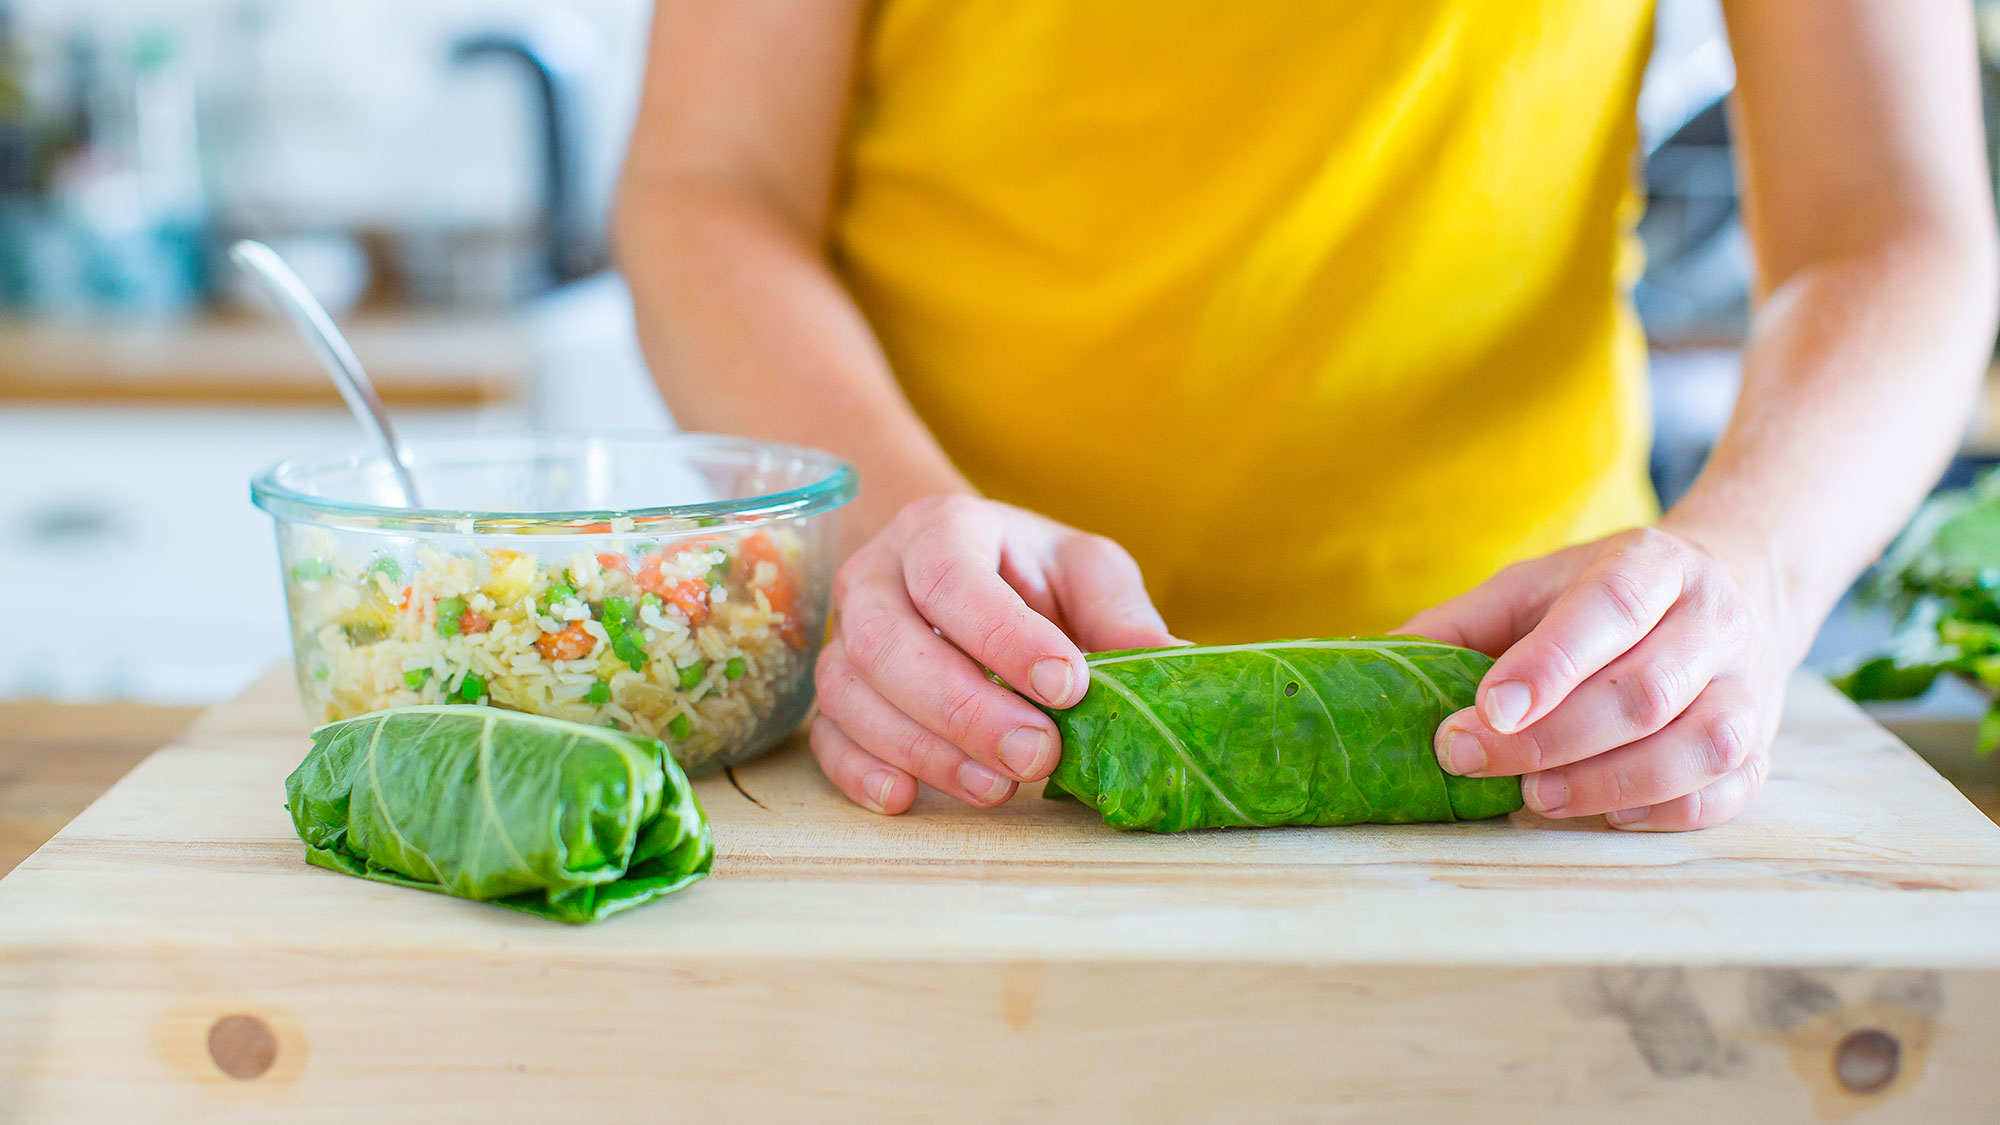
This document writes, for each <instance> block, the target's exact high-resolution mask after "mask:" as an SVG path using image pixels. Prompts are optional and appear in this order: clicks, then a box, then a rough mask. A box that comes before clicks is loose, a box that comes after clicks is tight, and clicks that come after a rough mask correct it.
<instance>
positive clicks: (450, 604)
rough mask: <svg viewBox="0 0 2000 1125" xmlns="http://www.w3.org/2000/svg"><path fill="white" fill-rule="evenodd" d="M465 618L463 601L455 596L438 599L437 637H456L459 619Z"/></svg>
mask: <svg viewBox="0 0 2000 1125" xmlns="http://www.w3.org/2000/svg"><path fill="white" fill-rule="evenodd" d="M464 616H465V599H464V598H461V597H458V596H456V595H454V596H452V597H449V598H440V599H438V636H440V637H456V636H458V622H459V618H461V617H464Z"/></svg>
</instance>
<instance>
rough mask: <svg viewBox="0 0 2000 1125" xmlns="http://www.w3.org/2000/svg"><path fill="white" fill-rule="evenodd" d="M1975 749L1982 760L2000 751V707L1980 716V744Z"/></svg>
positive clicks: (1996, 706) (1994, 707) (1990, 709)
mask: <svg viewBox="0 0 2000 1125" xmlns="http://www.w3.org/2000/svg"><path fill="white" fill-rule="evenodd" d="M1975 749H1976V751H1977V752H1978V754H1979V756H1980V757H1982V758H1984V757H1985V756H1986V755H1988V754H1991V753H1992V752H1993V751H1995V750H2000V705H1995V706H1993V707H1990V708H1988V709H1987V711H1986V713H1985V714H1984V715H1981V716H1979V743H1978V745H1977V746H1976V747H1975Z"/></svg>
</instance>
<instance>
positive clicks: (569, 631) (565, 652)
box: [535, 621, 597, 660]
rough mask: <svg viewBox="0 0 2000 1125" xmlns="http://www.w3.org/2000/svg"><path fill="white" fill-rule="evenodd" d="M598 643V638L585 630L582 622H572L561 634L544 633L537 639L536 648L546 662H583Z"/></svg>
mask: <svg viewBox="0 0 2000 1125" xmlns="http://www.w3.org/2000/svg"><path fill="white" fill-rule="evenodd" d="M596 643H597V638H595V637H592V636H591V635H590V633H589V632H588V631H587V630H585V629H584V627H583V622H581V621H572V622H570V623H569V624H568V625H567V626H565V627H564V628H563V630H562V631H561V632H560V633H543V634H542V635H541V636H539V637H536V638H535V647H536V648H538V649H540V650H541V653H542V658H543V659H545V660H581V659H583V658H584V657H586V656H589V655H590V650H591V649H592V648H593V647H595V646H596Z"/></svg>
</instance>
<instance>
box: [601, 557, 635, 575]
mask: <svg viewBox="0 0 2000 1125" xmlns="http://www.w3.org/2000/svg"><path fill="white" fill-rule="evenodd" d="M597 565H598V566H601V567H603V568H604V569H606V570H615V571H617V572H618V573H620V574H630V573H632V563H631V561H630V560H628V559H627V558H626V557H625V556H624V555H612V554H600V555H598V556H597Z"/></svg>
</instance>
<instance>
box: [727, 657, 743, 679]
mask: <svg viewBox="0 0 2000 1125" xmlns="http://www.w3.org/2000/svg"><path fill="white" fill-rule="evenodd" d="M749 670H750V666H749V665H748V664H746V663H744V662H743V658H742V657H740V656H732V657H730V658H729V663H727V664H724V665H723V666H722V674H723V676H724V677H726V678H728V679H732V680H740V679H742V678H743V674H744V673H745V672H748V671H749Z"/></svg>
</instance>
